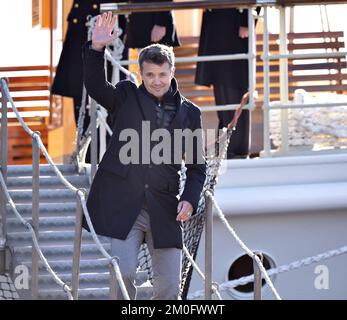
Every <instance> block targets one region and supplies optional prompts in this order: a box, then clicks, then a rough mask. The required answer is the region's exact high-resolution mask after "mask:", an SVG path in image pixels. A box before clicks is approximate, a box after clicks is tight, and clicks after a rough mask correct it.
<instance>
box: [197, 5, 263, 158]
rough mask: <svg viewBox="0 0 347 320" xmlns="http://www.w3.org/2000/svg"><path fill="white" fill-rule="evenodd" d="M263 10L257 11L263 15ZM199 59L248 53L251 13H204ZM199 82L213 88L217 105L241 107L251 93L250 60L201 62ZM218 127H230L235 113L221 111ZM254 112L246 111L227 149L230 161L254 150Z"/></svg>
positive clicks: (225, 10)
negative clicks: (244, 99)
mask: <svg viewBox="0 0 347 320" xmlns="http://www.w3.org/2000/svg"><path fill="white" fill-rule="evenodd" d="M259 10H260V8H257V11H258V12H259ZM200 34H201V35H200V43H199V56H200V55H221V54H234V53H247V52H248V10H243V11H242V12H241V11H240V10H239V9H236V8H231V9H217V10H206V11H205V12H204V14H203V19H202V27H201V33H200ZM195 83H196V84H199V85H206V86H210V85H213V91H214V97H215V102H216V104H217V105H225V104H239V103H240V101H241V98H242V96H243V95H244V94H245V93H246V92H247V91H248V61H247V60H229V61H213V62H198V63H197V69H196V76H195ZM217 113H218V119H219V123H218V128H219V129H222V128H223V127H227V125H228V123H230V121H231V120H232V118H233V116H234V113H235V111H218V112H217ZM250 123H251V119H250V113H249V110H243V111H242V113H241V116H240V118H239V120H238V123H237V126H236V131H234V132H233V134H232V137H231V139H230V142H229V146H228V150H227V158H228V159H231V158H246V157H247V156H248V153H249V148H250V134H251V132H250V128H251V126H250Z"/></svg>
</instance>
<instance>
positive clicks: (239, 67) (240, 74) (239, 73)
mask: <svg viewBox="0 0 347 320" xmlns="http://www.w3.org/2000/svg"><path fill="white" fill-rule="evenodd" d="M241 26H242V27H248V10H243V11H242V12H240V11H239V9H234V8H232V9H217V10H206V11H205V12H204V14H203V19H202V26H201V34H200V43H199V55H217V54H234V53H247V52H248V38H244V39H242V38H240V37H239V28H240V27H241ZM195 82H196V84H199V85H207V86H209V85H213V84H222V83H223V84H228V85H229V86H231V87H234V88H242V89H243V88H246V89H247V88H248V62H247V60H233V61H232V60H229V61H213V62H198V63H197V69H196V77H195Z"/></svg>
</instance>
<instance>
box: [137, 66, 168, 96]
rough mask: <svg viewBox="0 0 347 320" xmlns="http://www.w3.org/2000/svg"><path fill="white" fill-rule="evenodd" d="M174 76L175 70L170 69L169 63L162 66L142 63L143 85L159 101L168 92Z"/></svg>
mask: <svg viewBox="0 0 347 320" xmlns="http://www.w3.org/2000/svg"><path fill="white" fill-rule="evenodd" d="M173 74H174V68H170V65H169V64H168V63H167V62H164V63H163V64H162V65H157V64H154V63H150V62H146V61H144V62H143V63H142V70H141V76H142V80H143V84H144V85H145V88H146V89H147V91H148V92H149V93H151V94H152V95H153V96H155V97H156V98H158V99H159V100H160V99H161V98H162V97H163V96H164V95H165V93H166V92H168V90H169V88H170V84H171V80H172V78H173Z"/></svg>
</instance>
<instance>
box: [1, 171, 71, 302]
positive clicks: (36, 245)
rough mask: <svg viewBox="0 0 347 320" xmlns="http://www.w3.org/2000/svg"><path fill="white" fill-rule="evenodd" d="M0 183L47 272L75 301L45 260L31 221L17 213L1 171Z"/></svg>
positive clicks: (69, 289)
mask: <svg viewBox="0 0 347 320" xmlns="http://www.w3.org/2000/svg"><path fill="white" fill-rule="evenodd" d="M0 183H1V187H2V190H3V192H4V195H5V197H6V199H7V202H8V204H9V205H10V207H11V209H12V210H13V212H14V213H15V215H16V216H17V218H18V219H19V220H20V221H21V222H22V223H23V225H24V226H25V227H26V228H28V229H29V233H30V235H31V238H32V240H33V244H34V247H35V250H36V252H37V253H38V255H39V257H40V259H41V261H42V262H43V264H44V266H45V268H46V270H47V271H48V272H49V273H50V275H51V276H52V277H53V279H54V281H55V282H56V283H57V284H58V285H59V286H60V287H62V289H63V290H64V291H65V292H66V294H67V295H68V298H69V300H73V297H72V294H71V288H70V287H69V286H68V285H67V284H66V283H65V282H63V281H62V280H61V279H60V278H59V277H58V276H57V274H56V273H55V272H54V271H53V269H52V268H51V267H50V265H49V263H48V261H47V259H46V258H45V256H44V255H43V253H42V251H41V249H40V246H39V244H38V241H37V239H36V234H35V231H34V229H33V227H32V225H31V224H30V222H29V221H27V220H25V219H24V218H23V217H22V216H21V215H20V213H19V212H18V211H17V209H16V206H15V204H14V202H13V200H12V198H11V196H10V195H9V193H8V190H7V186H6V183H5V180H4V177H3V176H2V172H1V171H0Z"/></svg>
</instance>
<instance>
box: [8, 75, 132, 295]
mask: <svg viewBox="0 0 347 320" xmlns="http://www.w3.org/2000/svg"><path fill="white" fill-rule="evenodd" d="M1 90H2V94H3V95H6V97H7V99H8V101H9V102H10V104H11V106H12V109H13V111H14V113H15V114H16V116H17V119H18V121H19V123H20V124H21V126H22V127H23V128H24V130H25V131H26V132H27V133H28V134H29V135H30V136H31V137H32V138H33V139H34V140H36V141H37V143H38V145H39V148H40V149H41V151H42V153H43V155H44V156H45V158H46V159H47V161H48V163H49V165H50V166H51V167H52V168H53V170H54V172H55V173H56V174H57V176H58V178H59V179H60V180H61V181H62V183H63V184H64V185H65V186H66V187H67V188H68V189H70V190H71V191H73V192H75V193H76V194H77V195H78V196H79V197H80V200H81V203H82V208H83V212H84V215H85V218H86V221H87V223H88V227H89V229H90V231H91V234H92V237H93V240H94V241H95V243H96V245H97V247H98V249H99V250H100V252H101V253H102V254H103V256H104V257H105V258H106V259H108V261H109V263H110V264H111V265H112V266H113V269H114V271H115V274H116V278H117V280H118V282H119V285H120V288H121V291H122V293H123V296H124V298H125V299H126V300H130V298H129V294H128V292H127V290H126V288H125V285H124V281H123V278H122V275H121V273H120V269H119V265H118V263H117V261H116V259H115V258H114V257H111V256H110V255H109V254H108V253H107V251H106V250H105V248H104V247H103V246H102V244H101V243H100V240H99V239H98V237H97V235H96V233H95V230H94V227H93V225H92V222H91V220H90V216H89V212H88V209H87V205H86V199H85V196H84V193H83V192H81V190H79V189H77V188H76V187H74V186H73V185H72V184H71V183H70V182H69V181H67V179H66V178H65V177H64V176H63V174H62V173H61V171H60V170H59V168H58V167H57V166H56V165H55V163H54V162H53V160H52V158H51V157H50V155H49V154H48V152H47V149H46V147H45V146H44V144H43V142H42V140H41V137H40V135H39V134H37V133H36V132H34V131H32V130H31V129H30V128H29V127H28V126H27V125H26V123H25V122H24V121H23V119H22V118H21V116H20V114H19V113H18V110H17V108H16V106H15V104H14V102H13V99H12V97H11V95H10V92H9V90H8V85H7V82H6V81H5V79H3V78H2V79H1ZM1 184H2V187H3V188H4V190H3V191H4V193H5V195H6V199H7V201H9V204H10V205H11V207H12V208H14V209H15V213H16V216H17V217H19V219H20V221H21V222H22V223H24V225H25V226H26V227H28V228H29V230H30V232H31V233H32V232H34V230H33V228H32V227H31V225H30V224H29V223H28V222H27V221H26V220H25V219H23V218H22V217H21V216H20V214H19V213H18V211H17V210H16V207H15V204H14V202H13V201H12V199H11V198H10V196H9V194H8V190H7V186H6V183H5V181H4V179H3V177H2V175H1ZM17 214H18V215H17ZM29 226H30V227H29ZM33 241H34V244H35V247H36V245H37V250H38V254H39V256H40V258H41V259H42V261H43V262H44V263H45V265H46V264H48V262H47V260H46V259H45V257H44V255H43V253H42V251H41V249H40V247H39V245H38V242H37V239H36V237H35V236H34V238H33ZM48 267H49V269H50V270H51V271H52V272H53V270H52V269H51V268H50V266H49V264H48ZM54 275H55V274H54ZM55 277H57V276H56V275H55ZM57 278H58V277H57ZM55 279H56V278H55ZM58 279H59V278H58ZM59 281H60V282H59V283H60V284H61V283H63V282H62V281H61V280H60V279H59ZM63 284H64V286H67V285H66V284H65V283H63ZM64 288H65V287H64ZM69 292H70V295H71V289H70V288H69ZM71 297H72V296H71ZM69 298H70V296H69Z"/></svg>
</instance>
